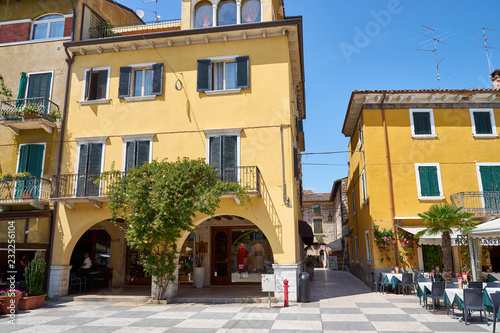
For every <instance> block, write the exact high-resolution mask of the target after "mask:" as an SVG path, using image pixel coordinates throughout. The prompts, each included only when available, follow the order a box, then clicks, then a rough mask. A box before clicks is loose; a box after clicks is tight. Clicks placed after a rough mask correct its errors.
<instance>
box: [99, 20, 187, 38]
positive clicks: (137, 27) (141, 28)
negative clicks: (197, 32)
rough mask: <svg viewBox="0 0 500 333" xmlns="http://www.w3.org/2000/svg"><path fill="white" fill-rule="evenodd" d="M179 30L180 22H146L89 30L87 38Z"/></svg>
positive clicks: (104, 26)
mask: <svg viewBox="0 0 500 333" xmlns="http://www.w3.org/2000/svg"><path fill="white" fill-rule="evenodd" d="M173 30H181V20H179V19H174V20H164V21H154V22H146V23H144V24H139V23H138V24H127V25H115V26H112V25H108V24H103V25H102V26H99V27H93V28H90V33H89V36H90V38H91V39H94V38H109V37H118V36H129V35H140V34H149V33H154V32H163V31H173Z"/></svg>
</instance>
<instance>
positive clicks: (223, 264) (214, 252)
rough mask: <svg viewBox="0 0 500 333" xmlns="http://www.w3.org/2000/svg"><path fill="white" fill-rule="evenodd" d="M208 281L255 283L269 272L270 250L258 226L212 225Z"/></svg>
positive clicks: (270, 265)
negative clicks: (209, 276) (209, 275)
mask: <svg viewBox="0 0 500 333" xmlns="http://www.w3.org/2000/svg"><path fill="white" fill-rule="evenodd" d="M210 248H211V258H212V260H211V267H210V270H211V284H213V285H228V284H258V283H260V280H261V275H262V274H269V273H272V272H273V271H272V270H273V269H272V264H273V253H272V250H271V246H270V244H269V242H268V240H267V238H266V237H265V235H264V233H263V232H262V231H260V230H259V229H258V228H257V227H251V226H245V227H212V228H211V246H210Z"/></svg>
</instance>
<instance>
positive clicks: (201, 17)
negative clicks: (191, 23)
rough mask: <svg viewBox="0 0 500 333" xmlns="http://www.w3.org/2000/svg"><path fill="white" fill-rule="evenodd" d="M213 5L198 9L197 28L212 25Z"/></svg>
mask: <svg viewBox="0 0 500 333" xmlns="http://www.w3.org/2000/svg"><path fill="white" fill-rule="evenodd" d="M212 21H213V14H212V6H210V5H204V6H201V7H200V8H198V10H197V11H196V25H195V27H196V28H207V27H211V26H212V23H213V22H212Z"/></svg>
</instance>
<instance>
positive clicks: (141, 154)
mask: <svg viewBox="0 0 500 333" xmlns="http://www.w3.org/2000/svg"><path fill="white" fill-rule="evenodd" d="M149 145H150V141H137V143H136V146H137V148H136V151H137V152H136V155H137V157H136V163H135V164H136V165H137V166H141V165H143V164H144V163H149Z"/></svg>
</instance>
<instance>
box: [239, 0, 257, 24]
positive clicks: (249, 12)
mask: <svg viewBox="0 0 500 333" xmlns="http://www.w3.org/2000/svg"><path fill="white" fill-rule="evenodd" d="M241 20H242V22H243V23H250V22H259V21H260V20H261V19H260V1H257V0H250V1H247V2H245V4H244V5H243V8H242V10H241Z"/></svg>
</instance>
